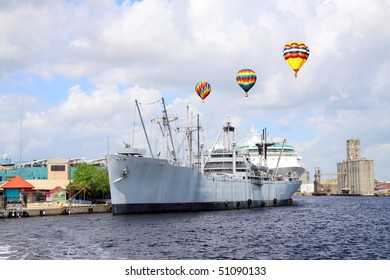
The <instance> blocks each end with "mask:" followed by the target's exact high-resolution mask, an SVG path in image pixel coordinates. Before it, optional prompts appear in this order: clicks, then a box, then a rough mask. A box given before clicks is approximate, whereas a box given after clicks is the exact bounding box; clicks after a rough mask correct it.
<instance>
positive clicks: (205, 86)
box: [195, 82, 211, 102]
mask: <svg viewBox="0 0 390 280" xmlns="http://www.w3.org/2000/svg"><path fill="white" fill-rule="evenodd" d="M195 91H196V93H197V94H198V95H199V97H200V98H202V102H204V100H205V99H206V97H207V96H208V95H209V94H210V92H211V86H210V84H209V83H208V82H199V83H197V84H196V86H195Z"/></svg>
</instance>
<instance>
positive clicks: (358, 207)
mask: <svg viewBox="0 0 390 280" xmlns="http://www.w3.org/2000/svg"><path fill="white" fill-rule="evenodd" d="M0 242H1V243H0V259H11V260H20V259H40V260H49V259H59V260H66V259H88V260H96V259H104V260H111V259H115V260H117V259H134V260H135V259H153V260H169V259H202V260H205V259H246V260H248V259H267V260H280V259H283V260H294V259H297V260H309V259H316V260H318V259H319V260H327V259H333V260H342V259H347V260H356V259H360V260H366V259H372V260H379V259H386V260H388V259H390V197H312V196H303V197H294V205H293V206H287V207H277V208H263V209H249V210H238V211H218V212H201V213H181V214H158V215H126V216H112V215H111V214H89V215H88V214H86V215H74V216H65V215H64V216H51V217H49V216H46V217H34V218H22V219H2V220H0Z"/></svg>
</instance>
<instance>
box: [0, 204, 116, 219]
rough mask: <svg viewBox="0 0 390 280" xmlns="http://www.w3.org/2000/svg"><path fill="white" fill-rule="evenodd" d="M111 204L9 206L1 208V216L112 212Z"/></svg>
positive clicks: (20, 216) (5, 217)
mask: <svg viewBox="0 0 390 280" xmlns="http://www.w3.org/2000/svg"><path fill="white" fill-rule="evenodd" d="M111 212H112V208H111V205H110V204H91V205H77V204H76V205H67V206H60V207H48V206H46V207H45V206H43V207H39V206H38V207H37V206H34V207H20V206H19V207H13V206H10V207H7V209H0V218H4V219H8V218H27V217H39V216H58V215H75V214H93V213H111Z"/></svg>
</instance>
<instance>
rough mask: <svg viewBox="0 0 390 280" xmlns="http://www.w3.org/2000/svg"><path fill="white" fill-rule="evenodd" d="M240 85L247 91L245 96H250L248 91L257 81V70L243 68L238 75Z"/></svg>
mask: <svg viewBox="0 0 390 280" xmlns="http://www.w3.org/2000/svg"><path fill="white" fill-rule="evenodd" d="M236 80H237V83H238V85H239V86H240V87H241V88H242V89H243V90H244V91H245V96H246V97H248V91H249V90H250V89H251V88H252V87H253V85H254V84H255V83H256V80H257V76H256V73H255V71H253V70H251V69H242V70H240V71H238V73H237V75H236Z"/></svg>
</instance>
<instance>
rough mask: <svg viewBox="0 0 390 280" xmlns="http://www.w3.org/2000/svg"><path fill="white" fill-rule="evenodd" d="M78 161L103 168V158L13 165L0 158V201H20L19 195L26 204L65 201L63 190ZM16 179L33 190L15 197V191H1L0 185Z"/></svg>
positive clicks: (56, 159)
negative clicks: (5, 198)
mask: <svg viewBox="0 0 390 280" xmlns="http://www.w3.org/2000/svg"><path fill="white" fill-rule="evenodd" d="M80 162H84V163H87V164H94V165H99V166H104V165H105V161H104V159H96V160H89V161H85V160H83V159H80V158H77V159H69V158H49V159H43V160H33V161H30V162H23V163H17V164H13V163H11V161H10V160H9V159H8V157H6V156H4V157H3V159H2V160H1V161H0V163H1V164H0V198H1V199H0V200H2V201H3V200H4V197H5V196H6V195H7V197H8V198H7V199H8V200H10V201H15V200H16V201H21V199H20V197H19V195H20V193H21V192H23V193H24V196H25V197H24V199H25V201H26V202H40V201H54V202H62V201H66V187H67V185H68V184H69V183H70V182H71V180H72V178H73V173H74V171H75V170H76V165H77V163H80ZM17 177H19V178H21V179H23V180H24V181H25V182H26V183H28V184H30V185H31V186H33V187H34V189H33V191H29V192H27V191H26V190H24V191H19V193H18V194H16V191H15V190H13V191H12V190H7V191H6V189H4V190H3V186H7V185H6V184H7V183H8V182H10V181H12V180H13V179H14V178H17ZM11 197H12V199H11Z"/></svg>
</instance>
